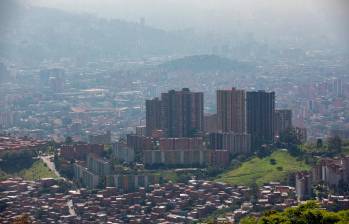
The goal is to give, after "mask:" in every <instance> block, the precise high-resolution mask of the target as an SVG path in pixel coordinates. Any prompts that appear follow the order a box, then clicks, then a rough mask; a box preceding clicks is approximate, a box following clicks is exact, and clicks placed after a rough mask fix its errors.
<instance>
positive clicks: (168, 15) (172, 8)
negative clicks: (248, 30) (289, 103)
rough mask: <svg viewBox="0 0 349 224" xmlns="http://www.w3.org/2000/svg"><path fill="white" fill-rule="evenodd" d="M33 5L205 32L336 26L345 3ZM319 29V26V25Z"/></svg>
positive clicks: (234, 0) (255, 0) (245, 0)
mask: <svg viewBox="0 0 349 224" xmlns="http://www.w3.org/2000/svg"><path fill="white" fill-rule="evenodd" d="M30 2H31V4H33V5H39V6H45V7H52V8H59V9H64V10H67V11H72V12H77V13H91V14H95V15H98V16H101V17H106V18H115V19H122V20H127V21H131V22H139V21H140V20H141V18H144V19H145V23H146V24H147V25H150V26H154V27H158V28H162V29H167V30H177V29H187V28H195V29H197V28H198V29H205V28H207V27H210V26H215V25H216V24H222V26H223V27H224V25H225V24H226V25H230V24H231V23H233V22H237V21H239V20H253V19H254V18H264V17H265V18H268V17H270V16H274V17H275V16H277V17H279V19H281V20H285V21H292V20H293V19H299V18H296V17H301V18H305V17H307V16H314V15H315V18H317V17H319V18H321V19H323V20H326V21H328V22H332V23H333V24H335V23H338V20H339V18H336V17H337V16H338V15H339V14H340V13H339V11H340V10H342V11H343V12H344V14H345V13H346V10H345V9H346V8H347V6H348V4H347V3H345V2H346V1H345V0H282V1H280V0H205V1H202V0H50V1H47V0H30ZM319 25H320V24H319Z"/></svg>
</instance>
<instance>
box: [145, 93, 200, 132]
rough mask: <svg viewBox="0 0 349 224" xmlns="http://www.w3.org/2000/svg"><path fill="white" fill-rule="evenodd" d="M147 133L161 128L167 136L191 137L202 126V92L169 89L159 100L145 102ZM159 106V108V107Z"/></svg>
mask: <svg viewBox="0 0 349 224" xmlns="http://www.w3.org/2000/svg"><path fill="white" fill-rule="evenodd" d="M146 104H147V106H146V108H147V109H146V110H147V112H146V114H147V121H146V125H147V135H148V136H149V135H151V134H150V133H149V132H152V131H153V130H156V129H162V130H164V132H165V135H166V136H167V137H192V136H195V135H197V134H198V133H201V132H202V131H203V128H204V94H203V93H202V92H191V91H190V90H189V89H188V88H184V89H182V90H181V91H175V90H170V91H169V92H167V93H162V94H161V100H159V99H154V100H152V101H147V102H146ZM159 108H160V109H159Z"/></svg>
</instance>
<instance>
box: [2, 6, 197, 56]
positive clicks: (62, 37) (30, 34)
mask: <svg viewBox="0 0 349 224" xmlns="http://www.w3.org/2000/svg"><path fill="white" fill-rule="evenodd" d="M6 2H7V4H5V3H6ZM1 7H4V10H2V11H4V12H10V13H8V15H0V19H1V23H0V32H1V35H0V36H1V38H0V49H1V51H0V58H1V57H4V58H12V59H16V60H20V59H22V60H43V59H52V58H54V59H55V58H61V57H70V58H72V57H76V58H78V59H86V58H101V57H102V58H103V57H114V58H118V57H133V56H136V57H142V56H149V55H163V54H171V53H174V52H176V53H186V52H190V50H189V49H195V46H192V47H191V45H193V44H191V45H190V41H189V40H188V39H186V36H185V35H177V34H176V33H171V32H167V31H164V30H161V29H156V28H152V27H150V26H144V25H141V24H138V23H131V22H126V21H122V20H116V19H110V20H109V19H102V18H98V17H96V16H92V15H88V14H72V13H68V12H65V11H61V10H56V9H49V8H40V7H31V6H23V5H19V4H17V5H16V4H14V3H13V2H12V1H9V0H6V1H5V2H4V3H2V4H1ZM5 8H6V9H5ZM2 11H1V12H2ZM12 15H16V17H14V16H12Z"/></svg>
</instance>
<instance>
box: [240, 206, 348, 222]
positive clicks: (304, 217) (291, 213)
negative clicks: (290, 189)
mask: <svg viewBox="0 0 349 224" xmlns="http://www.w3.org/2000/svg"><path fill="white" fill-rule="evenodd" d="M348 221H349V210H347V211H340V212H337V213H336V212H329V211H326V210H323V209H321V208H320V207H319V205H318V204H317V202H314V201H310V202H307V203H306V204H303V205H300V206H298V207H295V208H293V207H292V208H287V209H286V210H285V211H283V212H277V211H268V212H266V213H264V214H263V215H262V216H261V217H260V218H259V219H256V218H253V217H246V218H244V219H242V220H241V222H240V223H243V224H274V223H275V224H290V223H294V224H303V223H304V224H305V223H307V224H319V223H324V224H325V223H326V224H342V223H343V224H344V223H348Z"/></svg>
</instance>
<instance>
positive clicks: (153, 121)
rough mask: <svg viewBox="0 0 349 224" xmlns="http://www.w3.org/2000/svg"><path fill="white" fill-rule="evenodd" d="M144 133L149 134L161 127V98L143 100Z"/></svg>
mask: <svg viewBox="0 0 349 224" xmlns="http://www.w3.org/2000/svg"><path fill="white" fill-rule="evenodd" d="M145 108H146V135H147V136H151V135H152V133H153V131H154V130H158V129H161V100H160V99H159V98H154V99H152V100H146V101H145Z"/></svg>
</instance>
